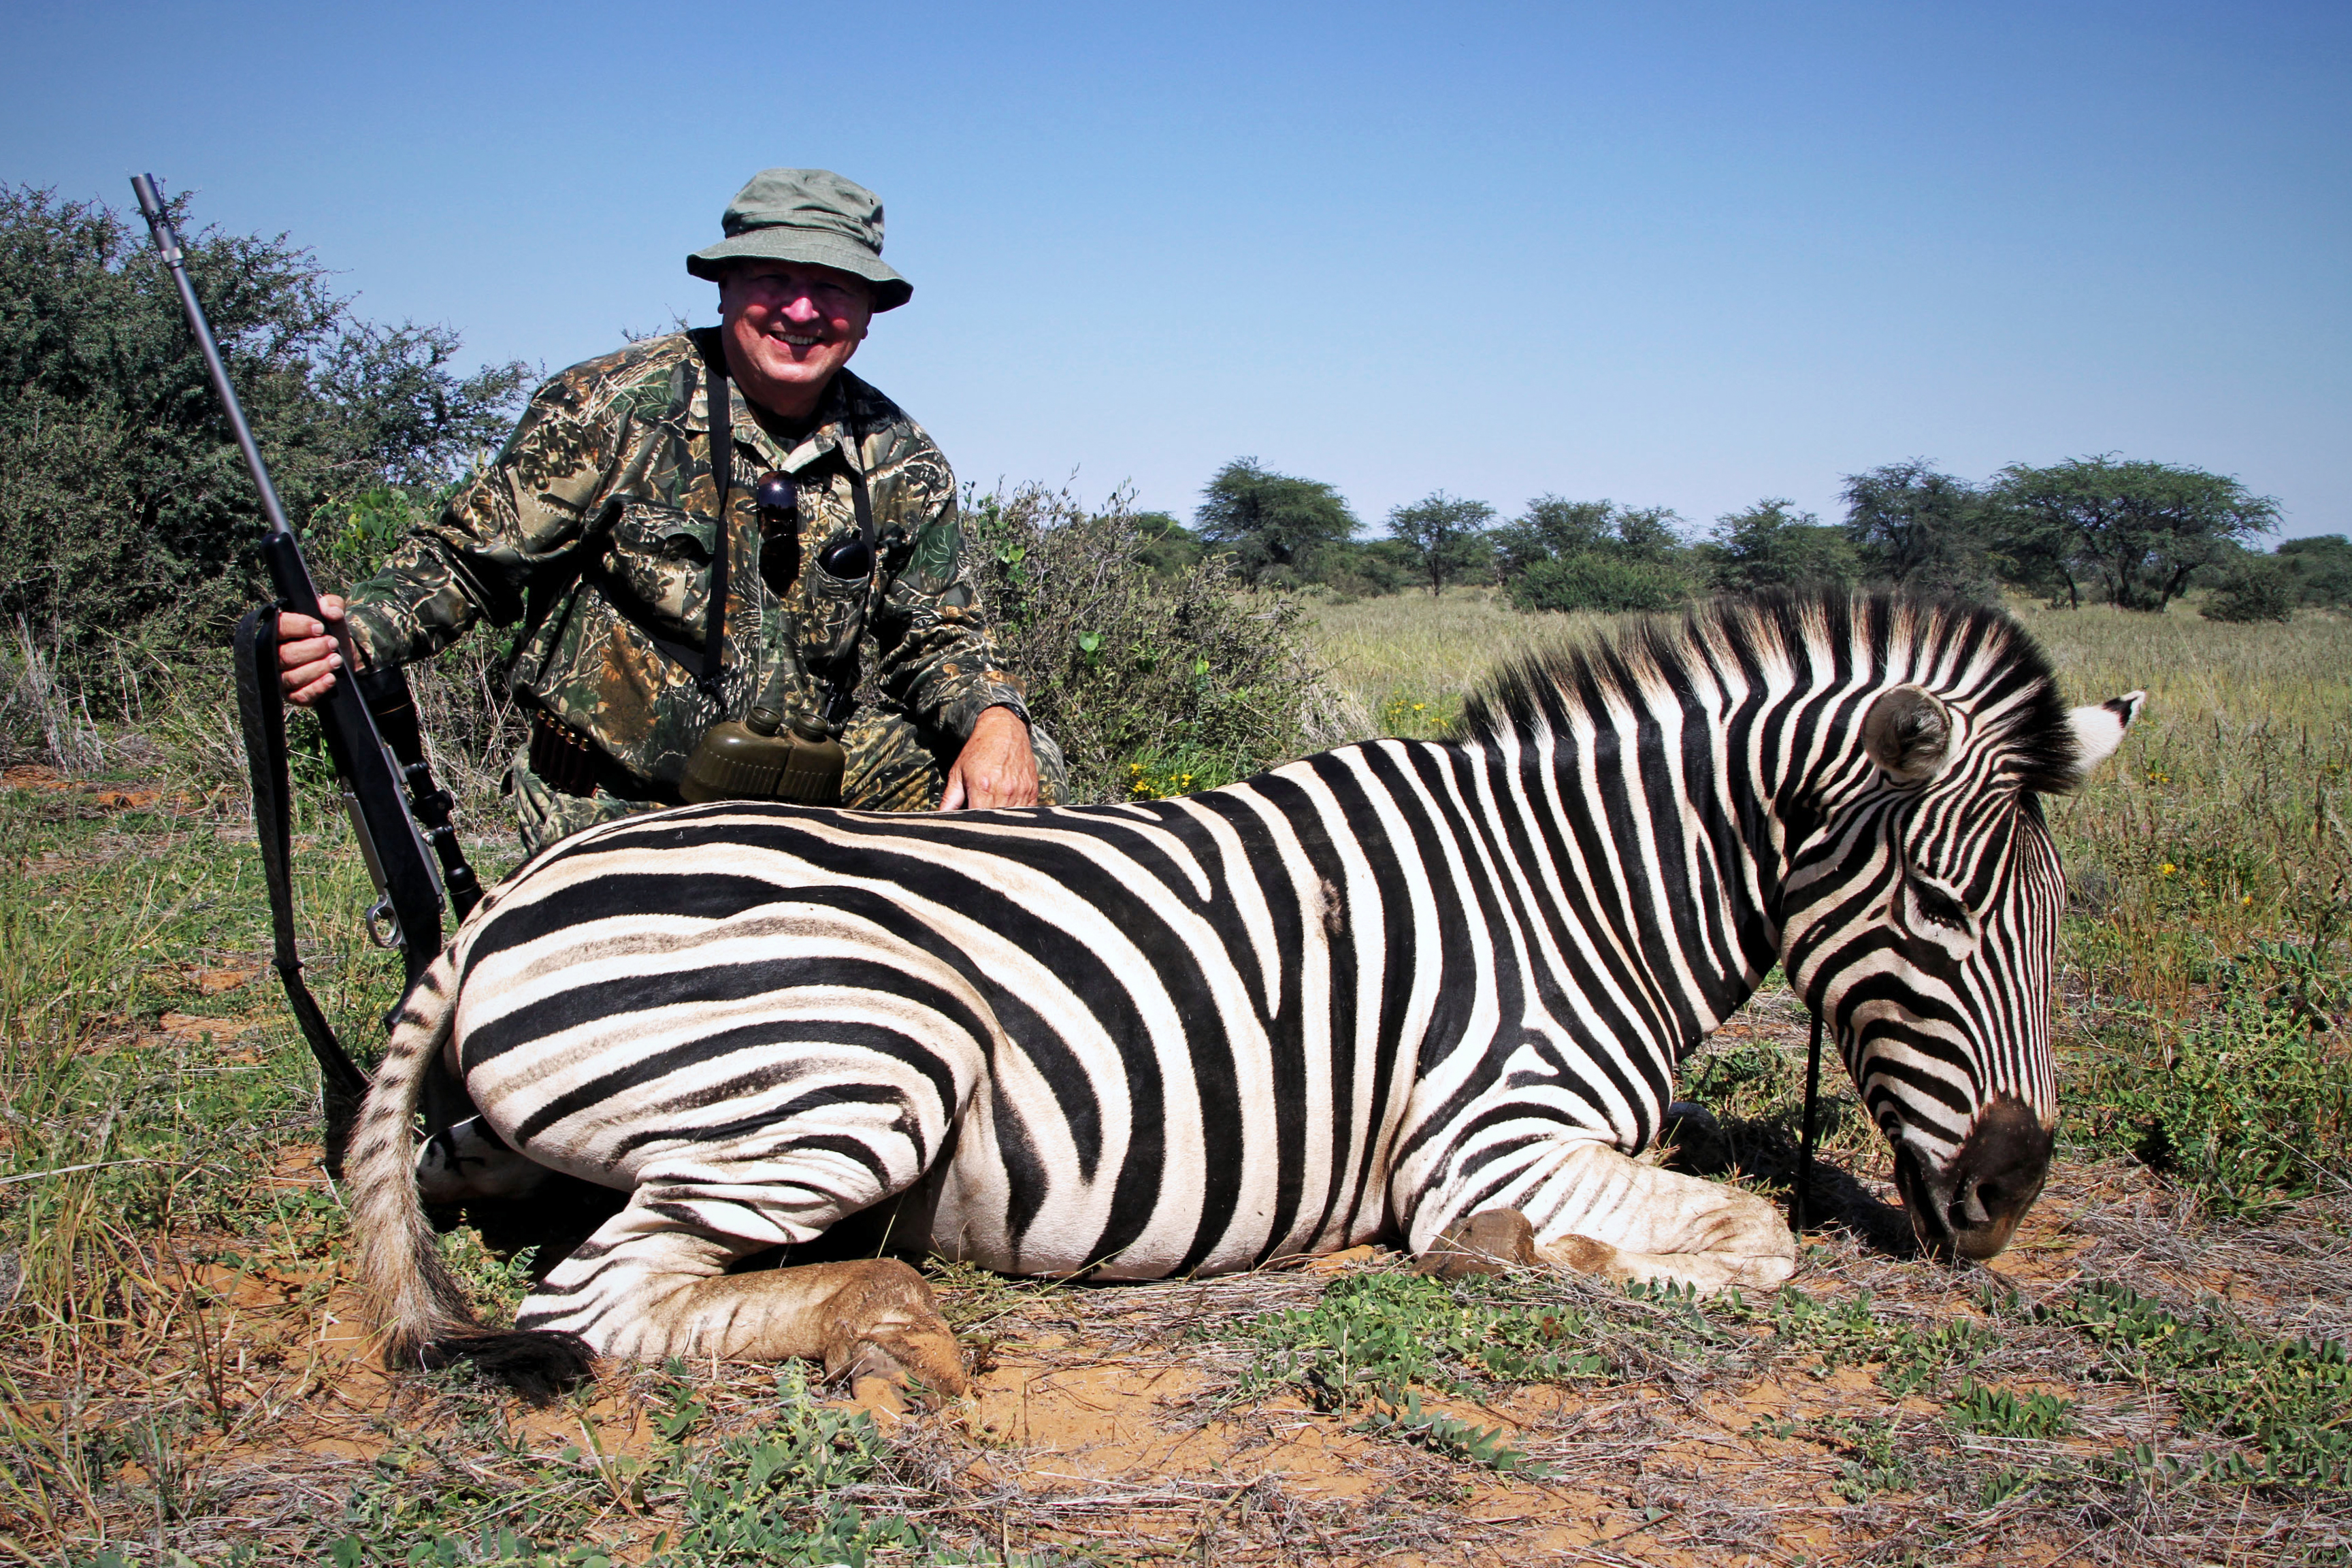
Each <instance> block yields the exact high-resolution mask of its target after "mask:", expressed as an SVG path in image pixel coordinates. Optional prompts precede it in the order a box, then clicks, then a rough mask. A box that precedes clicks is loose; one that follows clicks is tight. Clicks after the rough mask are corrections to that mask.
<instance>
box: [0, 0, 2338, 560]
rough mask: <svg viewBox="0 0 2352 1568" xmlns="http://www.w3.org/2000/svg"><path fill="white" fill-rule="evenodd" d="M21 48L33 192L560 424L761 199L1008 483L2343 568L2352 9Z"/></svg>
mask: <svg viewBox="0 0 2352 1568" xmlns="http://www.w3.org/2000/svg"><path fill="white" fill-rule="evenodd" d="M767 15H768V16H772V20H766V19H762V13H761V12H760V11H758V10H757V9H756V8H751V7H745V6H741V5H727V6H712V5H676V6H668V7H664V6H646V5H593V4H592V5H562V6H557V5H546V6H536V5H500V4H496V3H483V4H476V5H465V6H454V5H375V6H372V7H364V8H362V7H354V6H336V5H324V6H322V5H299V6H296V5H288V6H270V5H239V4H227V5H176V6H171V7H163V6H147V5H117V4H104V3H95V4H93V3H82V4H75V5H49V4H27V3H26V0H5V12H0V16H5V32H4V33H0V36H5V38H6V40H7V47H5V51H0V55H5V58H0V179H7V180H11V181H16V182H20V183H29V184H37V185H44V186H55V187H57V188H58V190H59V191H60V193H61V194H64V195H72V196H76V197H88V196H99V197H102V198H104V199H105V200H107V201H109V202H110V203H113V204H115V205H127V204H128V200H129V188H128V185H127V184H126V176H127V175H128V174H129V173H131V171H132V170H134V169H138V168H142V167H144V168H151V169H152V170H153V171H154V172H155V173H156V174H158V175H159V176H161V177H162V178H163V181H164V183H165V184H166V186H167V188H169V189H172V190H175V191H178V190H192V191H194V192H195V193H196V208H195V210H196V213H197V215H198V216H199V217H200V219H202V220H208V221H211V222H215V223H218V224H221V225H223V226H227V227H230V228H234V229H243V230H262V231H268V232H277V231H280V230H282V231H285V232H287V233H289V234H290V235H291V236H292V237H294V238H295V239H296V240H297V241H299V242H300V243H302V244H305V245H308V246H310V247H313V248H314V249H315V250H316V252H317V254H318V255H319V257H320V259H321V260H322V261H324V262H326V263H327V264H328V265H330V266H331V267H332V268H335V269H336V270H337V271H338V273H339V275H340V281H341V286H342V287H343V288H344V289H347V290H349V291H352V292H353V293H356V294H357V295H358V296H359V308H360V309H361V310H362V312H363V313H365V314H368V315H370V316H373V317H375V318H378V319H384V320H398V319H401V318H404V317H405V318H414V319H416V320H420V321H441V322H446V323H448V324H450V325H452V326H454V327H456V328H457V329H458V330H459V331H461V332H463V333H464V335H465V337H466V340H467V344H468V347H469V350H470V351H471V352H472V353H475V354H478V355H479V356H481V357H483V358H485V359H506V358H510V357H512V358H521V359H525V360H529V361H531V362H533V363H541V364H543V365H545V366H546V367H547V368H549V369H551V370H552V369H555V368H559V367H561V366H562V365H563V364H566V363H571V362H572V361H574V360H577V359H582V358H585V357H587V356H589V355H592V354H595V353H602V352H604V351H606V350H608V349H611V348H613V347H615V346H618V344H619V342H621V333H622V331H623V329H625V328H631V329H635V330H639V331H643V330H646V329H654V328H660V327H663V326H665V325H667V323H668V322H669V321H671V320H672V318H673V316H674V315H677V314H679V313H683V314H685V315H686V316H688V319H689V320H691V321H702V320H705V319H707V318H708V317H709V315H710V313H711V309H712V291H711V290H710V289H709V288H708V287H707V286H706V285H702V284H698V283H696V282H694V281H693V280H692V279H688V277H687V276H686V274H685V272H684V270H683V268H682V266H681V260H682V258H683V257H684V255H685V253H686V252H687V251H688V249H690V248H693V247H696V246H698V245H701V244H704V243H707V241H708V239H709V238H710V237H715V236H716V234H717V222H718V215H719V209H720V208H721V207H722V206H723V205H725V202H726V200H727V197H728V196H729V195H730V194H731V192H732V191H733V190H734V188H735V186H736V185H737V184H740V182H741V180H742V179H743V178H744V177H745V176H746V175H748V174H750V173H751V171H752V170H754V169H757V168H759V167H761V166H763V165H766V164H772V163H804V164H817V165H824V166H828V167H832V168H835V169H838V170H840V171H842V172H843V173H845V174H849V175H850V176H851V177H853V178H855V179H857V180H860V181H863V182H865V183H866V184H869V185H871V186H873V187H874V188H875V189H876V190H877V191H879V192H880V193H881V194H882V195H883V197H884V200H885V202H886V203H887V208H888V215H889V241H888V255H889V258H890V259H891V260H892V261H893V262H895V263H896V264H897V265H898V267H899V268H900V269H901V270H903V271H904V272H905V273H906V274H907V276H908V278H909V279H912V281H913V282H914V285H915V297H914V300H913V302H912V303H911V304H910V305H908V307H907V308H905V309H904V310H899V311H898V312H896V313H894V314H891V315H887V316H885V317H882V318H880V319H879V321H877V328H876V331H875V334H874V336H873V338H872V339H871V340H870V341H869V342H867V344H866V347H865V348H864V350H862V351H861V353H860V354H859V357H858V360H857V366H856V368H857V369H858V370H859V371H860V372H862V373H863V374H866V376H867V377H868V378H869V379H871V380H872V381H874V382H875V383H877V384H879V385H880V386H881V387H883V388H884V389H885V390H886V391H887V392H889V393H890V394H891V395H893V396H895V397H896V398H898V401H899V402H900V403H902V404H904V405H906V406H907V407H908V410H909V411H910V412H912V413H913V414H914V416H916V417H917V418H918V419H919V420H921V421H922V422H923V423H924V424H925V425H926V426H929V428H930V430H931V431H932V433H933V434H934V435H935V436H936V437H938V438H939V440H940V444H941V446H942V447H944V448H945V449H946V451H947V453H948V455H949V457H950V459H951V460H952V461H953V462H954V464H955V465H956V468H957V469H958V471H959V473H961V475H962V476H963V477H964V478H966V479H977V480H979V481H980V482H982V484H983V485H986V484H990V483H992V482H994V481H996V480H997V479H1000V478H1002V479H1007V480H1012V481H1019V480H1023V479H1048V480H1054V481H1060V480H1062V479H1065V478H1067V477H1068V476H1070V475H1072V474H1073V473H1075V474H1076V486H1077V488H1078V489H1080V491H1081V492H1082V493H1085V494H1087V495H1089V496H1099V495H1101V494H1102V493H1103V492H1105V491H1107V490H1108V489H1110V487H1111V486H1113V485H1114V484H1117V483H1119V482H1121V481H1129V482H1131V483H1132V484H1133V486H1134V487H1135V489H1136V491H1137V494H1138V499H1139V504H1141V505H1145V506H1151V507H1161V508H1166V509H1169V510H1176V511H1178V512H1180V513H1184V514H1188V515H1189V513H1190V511H1191V510H1192V506H1193V505H1194V504H1195V502H1196V500H1197V499H1198V494H1199V490H1200V487H1201V485H1202V483H1203V481H1205V480H1206V479H1207V478H1208V477H1209V475H1210V474H1211V473H1212V472H1213V471H1214V470H1215V468H1217V467H1218V466H1219V465H1220V464H1222V463H1223V462H1224V461H1225V460H1227V459H1229V458H1234V457H1236V456H1241V455H1252V456H1255V457H1257V458H1261V459H1262V460H1263V461H1264V462H1265V463H1266V464H1268V465H1269V466H1271V467H1275V468H1281V469H1284V470H1286V471H1289V472H1294V473H1302V474H1307V475H1309V476H1312V477H1314V478H1317V479H1328V480H1330V481H1331V482H1333V483H1335V484H1337V485H1338V486H1339V488H1340V489H1341V490H1342V491H1343V492H1344V493H1345V494H1346V495H1347V496H1348V497H1349V499H1350V500H1351V501H1353V503H1354V504H1355V506H1356V508H1357V510H1358V511H1359V513H1360V515H1361V516H1362V517H1363V518H1364V519H1365V520H1366V521H1367V522H1370V523H1377V522H1378V521H1379V520H1380V519H1381V517H1382V516H1383V515H1384V514H1385V512H1386V511H1387V510H1388V509H1389V508H1390V507H1391V506H1394V505H1397V504H1400V503H1402V502H1406V501H1410V500H1415V499H1417V498H1419V497H1420V496H1422V495H1423V494H1425V493H1427V492H1428V491H1430V490H1432V489H1440V488H1442V489H1446V490H1448V491H1451V492H1453V493H1454V494H1457V495H1467V496H1472V497H1476V498H1478V499H1481V500H1487V501H1490V502H1492V503H1494V504H1495V505H1496V507H1497V508H1498V509H1499V510H1502V511H1503V512H1504V513H1505V514H1506V515H1507V514H1509V513H1510V512H1511V511H1513V510H1516V509H1517V506H1518V505H1519V504H1520V503H1521V502H1523V501H1524V500H1526V499H1527V498H1528V497H1529V496H1532V495H1535V494H1538V493H1541V492H1547V491H1549V492H1557V493H1559V494H1563V495H1567V496H1570V497H1577V498H1588V497H1600V496H1608V497H1612V498H1614V499H1616V500H1621V501H1624V502H1627V503H1631V504H1642V505H1666V506H1672V507H1674V508H1675V509H1677V510H1679V511H1681V512H1682V513H1683V515H1684V516H1685V518H1686V519H1688V520H1690V521H1692V522H1693V523H1694V524H1696V525H1699V526H1701V527H1703V526H1704V525H1706V523H1708V522H1709V521H1711V520H1712V519H1713V518H1714V517H1715V516H1717V514H1718V513H1721V512H1723V511H1726V510H1731V509H1733V508H1735V507H1738V506H1742V505H1745V504H1747V503H1748V502H1749V501H1752V500H1756V499H1757V498H1759V497H1761V496H1765V495H1784V496H1790V497H1792V498H1794V499H1795V500H1797V501H1798V502H1799V503H1800V504H1801V505H1803V506H1805V507H1809V508H1811V509H1814V510H1819V511H1821V512H1822V513H1823V514H1825V515H1828V514H1832V513H1834V512H1835V511H1836V510H1837V502H1836V491H1837V489H1838V485H1839V481H1840V477H1841V476H1842V475H1844V474H1846V473H1850V472H1853V471H1855V470H1857V469H1859V468H1867V467H1871V466H1874V465H1876V464H1879V463H1884V462H1890V461H1894V460H1895V459H1898V458H1906V457H1910V456H1914V455H1918V456H1925V457H1928V458H1935V459H1937V461H1939V462H1940V463H1941V464H1942V465H1943V466H1945V467H1946V468H1948V469H1950V470H1952V471H1954V472H1958V473H1961V474H1965V475H1969V476H1970V477H1979V476H1982V475H1984V474H1986V473H1989V472H1990V471H1991V470H1992V469H1994V468H1998V467H2000V465H2002V464H2004V463H2008V462H2011V461H2024V462H2032V463H2041V462H2050V461H2055V460H2057V459H2060V458H2067V457H2072V456H2076V455H2081V454H2085V453H2095V452H2104V451H2117V452H2121V453H2123V454H2124V455H2126V456H2128V457H2141V458H2160V459H2163V460H2166V461H2171V462H2179V463H2190V464H2195V465H2197V466H2200V467H2203V468H2214V469H2218V470H2221V471H2222V472H2226V473H2231V474H2235V475H2237V476H2238V477H2240V478H2241V479H2243V480H2244V481H2245V482H2246V483H2247V484H2248V485H2249V486H2251V487H2252V488H2253V489H2256V490H2258V491H2261V492H2263V493H2265V494H2270V495H2274V496H2276V497H2278V498H2279V499H2280V500H2281V502H2282V503H2283V505H2284V510H2285V516H2286V527H2285V531H2286V532H2287V533H2290V534H2304V533H2318V532H2336V531H2347V530H2352V462H2347V451H2352V440H2348V439H2347V437H2352V417H2347V416H2352V286H2347V279H2352V245H2347V240H2348V239H2352V222H2347V216H2352V203H2347V187H2352V159H2347V152H2352V135H2347V130H2352V68H2348V67H2352V5H2342V4H2335V5H2284V4H2279V5H2262V4H2245V3H2243V0H2241V3H2240V4H2237V5H2228V6H2221V5H2211V6H2189V5H2162V4H2134V5H2062V4H2034V5H1991V4H1972V5H1892V4H1885V3H1881V4H1875V5H1663V4H1654V5H1616V6H1580V5H1542V6H1512V5H1455V6H1450V7H1433V6H1426V5H1423V6H1412V7H1407V6H1383V5H1267V4H1259V5H1231V6H1228V5H1200V4H1195V5H1185V6H1166V5H1162V6H1148V5H1099V6H1092V7H1057V6H1052V5H1024V6H1019V7H991V6H982V5H952V6H951V5H940V6H930V5H919V4H897V5H871V6H862V7H836V8H833V9H831V10H830V11H826V12H817V11H813V10H810V9H807V8H803V7H795V6H780V7H776V8H774V10H773V11H772V13H768V14H767Z"/></svg>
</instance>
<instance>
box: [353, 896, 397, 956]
mask: <svg viewBox="0 0 2352 1568" xmlns="http://www.w3.org/2000/svg"><path fill="white" fill-rule="evenodd" d="M360 918H361V919H362V920H363V921H366V922H367V933H368V940H369V941H370V942H373V943H375V944H376V946H378V947H381V948H383V949H385V950H386V951H390V950H391V949H394V948H396V947H398V946H399V945H400V921H399V918H398V917H397V916H395V915H394V913H393V912H392V897H391V895H390V894H385V895H384V896H383V897H382V898H379V899H378V900H376V901H375V902H373V903H372V904H370V905H369V906H368V907H367V910H366V911H365V912H364V913H362V915H361V916H360ZM379 922H380V923H379Z"/></svg>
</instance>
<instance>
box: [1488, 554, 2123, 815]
mask: <svg viewBox="0 0 2352 1568" xmlns="http://www.w3.org/2000/svg"><path fill="white" fill-rule="evenodd" d="M1841 655H1842V658H1843V659H1850V660H1855V661H1860V662H1864V663H1865V664H1866V665H1867V666H1868V667H1869V668H1874V669H1876V670H1877V671H1879V672H1880V674H1881V675H1882V676H1883V677H1884V678H1885V681H1886V683H1887V684H1889V685H1896V684H1900V683H1902V682H1905V681H1915V682H1916V683H1918V684H1920V685H1922V686H1925V687H1927V689H1929V690H1931V691H1935V692H1937V694H1938V695H1940V696H1947V697H1959V698H1963V699H1969V698H1973V699H1976V700H1978V701H1979V702H1982V701H1984V700H1986V699H1989V698H1998V699H1999V701H1998V703H1997V706H1998V707H1999V708H2000V710H2001V711H2002V714H2003V717H2002V721H2000V724H1999V725H1998V726H1997V727H1996V728H1995V729H1994V730H1993V731H1991V733H1990V735H1989V736H1988V737H1987V738H1988V739H1989V740H1990V741H1991V742H1994V743H1997V744H1999V745H2000V746H2001V747H2002V748H2003V749H2004V750H2005V751H2007V752H2010V753H2011V757H2012V758H2013V759H2014V764H2015V766H2016V768H2017V770H2018V773H2019V775H2020V777H2021V782H2022V783H2023V784H2024V786H2025V787H2026V788H2028V789H2032V790H2035V791H2038V792H2043V793H2060V792H2063V791H2065V790H2069V789H2072V788H2073V787H2074V784H2075V782H2076V778H2077V773H2078V763H2079V761H2080V753H2079V751H2078V748H2077V744H2076V742H2075V739H2074V729H2073V727H2072V725H2070V724H2069V723H2068V721H2067V712H2066V705H2065V704H2064V702H2063V701H2062V700H2060V698H2059V695H2058V682H2057V678H2056V676H2055V674H2054V673H2053V670H2052V668H2051V666H2050V660H2049V658H2048V657H2047V656H2046V655H2044V654H2043V653H2042V648H2041V647H2040V646H2039V645H2038V644H2037V643H2035V642H2034V640H2033V638H2032V636H2031V635H2030V634H2028V633H2027V631H2026V630H2025V628H2024V627H2023V626H2020V625H2018V623H2017V621H2016V620H2015V618H2014V617H2012V616H2010V615H2009V613H2008V612H2007V611H2004V610H1999V609H1993V608H1990V607H1988V606H1986V605H1977V604H1970V603H1969V602H1967V601H1964V600H1958V599H1949V598H1940V597H1938V598H1928V597H1912V596H1907V595H1892V594H1885V593H1874V594H1852V593H1848V592H1847V591H1846V590H1844V589H1842V588H1832V589H1829V590H1825V591H1821V592H1814V593H1801V594H1799V593H1769V594H1762V595H1756V596H1754V597H1742V598H1719V599H1715V600H1712V601H1710V602H1708V603H1706V604H1705V605H1699V606H1697V607H1696V608H1694V609H1693V610H1691V611H1690V612H1689V613H1688V614H1686V615H1685V616H1683V617H1682V618H1681V619H1679V620H1675V619H1670V618H1667V617H1664V616H1660V617H1653V618H1647V619H1644V620H1642V621H1639V622H1637V623H1635V624H1634V625H1633V626H1631V627H1630V628H1627V629H1625V630H1623V631H1622V632H1620V633H1618V634H1617V635H1616V636H1614V637H1608V638H1603V639H1592V640H1588V641H1585V642H1582V643H1577V644H1571V645H1568V646H1565V647H1558V648H1554V649H1549V650H1546V651H1543V652H1538V653H1534V654H1529V655H1526V656H1524V657H1521V658H1516V659H1513V660H1511V661H1509V662H1508V663H1507V664H1505V665H1504V666H1503V667H1502V668H1500V669H1498V670H1497V671H1496V673H1495V674H1494V675H1493V676H1492V677H1490V678H1489V679H1488V680H1487V682H1486V686H1485V687H1484V688H1483V689H1480V690H1478V691H1476V692H1475V693H1473V694H1472V696H1471V697H1470V698H1469V700H1467V701H1466V702H1465V704H1464V707H1463V712H1462V719H1461V722H1460V724H1459V726H1458V727H1457V734H1458V735H1459V737H1460V738H1461V739H1463V740H1465V741H1469V742H1478V741H1486V740H1500V739H1502V738H1504V737H1505V736H1506V735H1511V734H1516V735H1518V736H1520V737H1523V738H1532V737H1533V736H1535V735H1537V734H1538V733H1540V732H1542V731H1560V730H1564V729H1567V728H1570V727H1571V726H1572V724H1573V722H1574V721H1575V720H1576V719H1577V718H1578V717H1579V716H1580V715H1600V714H1602V713H1604V712H1606V711H1607V710H1608V709H1609V707H1610V706H1611V705H1612V702H1613V703H1614V704H1615V705H1618V706H1624V705H1629V704H1636V703H1639V702H1641V701H1643V700H1647V699H1651V698H1654V697H1658V696H1665V695H1680V694H1682V693H1684V692H1685V691H1687V690H1688V689H1689V688H1690V686H1691V684H1692V676H1693V674H1694V673H1695V672H1704V671H1705V670H1706V668H1708V667H1710V666H1713V667H1715V668H1724V667H1727V666H1730V665H1738V664H1745V665H1747V666H1748V667H1750V668H1758V669H1763V670H1769V669H1771V668H1775V667H1779V668H1783V669H1801V668H1807V667H1810V666H1811V665H1813V664H1815V663H1816V662H1817V661H1819V660H1820V659H1821V658H1824V657H1841ZM1960 672H1965V674H1966V677H1967V679H1965V680H1964V681H1960V682H1957V683H1956V682H1955V679H1954V676H1955V675H1956V674H1957V673H1960Z"/></svg>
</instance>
